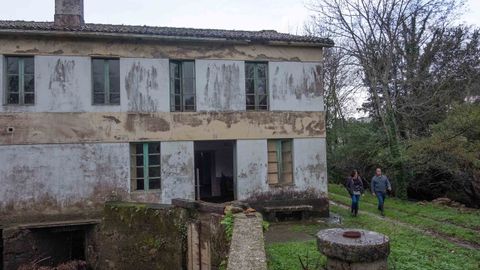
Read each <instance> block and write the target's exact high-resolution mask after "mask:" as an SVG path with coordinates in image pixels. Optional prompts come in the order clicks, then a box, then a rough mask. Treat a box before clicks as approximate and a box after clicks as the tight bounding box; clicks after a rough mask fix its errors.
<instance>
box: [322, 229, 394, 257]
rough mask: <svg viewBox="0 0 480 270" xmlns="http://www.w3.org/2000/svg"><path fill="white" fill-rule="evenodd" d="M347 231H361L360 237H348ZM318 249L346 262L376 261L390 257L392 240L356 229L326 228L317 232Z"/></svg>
mask: <svg viewBox="0 0 480 270" xmlns="http://www.w3.org/2000/svg"><path fill="white" fill-rule="evenodd" d="M346 231H358V232H360V234H361V236H360V238H347V237H344V236H343V234H344V233H345V232H346ZM317 245H318V250H319V251H320V252H321V253H323V254H324V255H325V256H327V257H330V258H335V259H338V260H341V261H345V262H351V263H354V262H374V261H378V260H382V259H385V258H387V257H388V254H389V253H390V242H389V239H388V237H387V236H385V235H383V234H380V233H376V232H371V231H366V230H356V229H355V230H354V229H339V228H336V229H326V230H321V231H319V232H318V233H317Z"/></svg>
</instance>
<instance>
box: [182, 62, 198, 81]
mask: <svg viewBox="0 0 480 270" xmlns="http://www.w3.org/2000/svg"><path fill="white" fill-rule="evenodd" d="M182 72H183V73H182V76H183V78H194V77H195V64H194V62H192V61H185V62H182Z"/></svg>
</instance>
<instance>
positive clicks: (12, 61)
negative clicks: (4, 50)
mask: <svg viewBox="0 0 480 270" xmlns="http://www.w3.org/2000/svg"><path fill="white" fill-rule="evenodd" d="M7 73H8V74H18V57H7Z"/></svg>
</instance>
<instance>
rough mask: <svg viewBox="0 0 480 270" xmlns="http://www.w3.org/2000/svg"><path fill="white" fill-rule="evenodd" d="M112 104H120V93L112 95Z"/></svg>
mask: <svg viewBox="0 0 480 270" xmlns="http://www.w3.org/2000/svg"><path fill="white" fill-rule="evenodd" d="M110 104H120V93H113V94H110Z"/></svg>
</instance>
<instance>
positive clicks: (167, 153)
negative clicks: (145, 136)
mask: <svg viewBox="0 0 480 270" xmlns="http://www.w3.org/2000/svg"><path fill="white" fill-rule="evenodd" d="M160 155H161V170H162V175H161V177H162V179H161V193H162V196H161V203H168V204H170V203H171V201H172V199H175V198H181V199H191V200H194V199H195V178H194V161H193V159H194V150H193V142H192V141H184V142H162V143H161V145H160Z"/></svg>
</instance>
